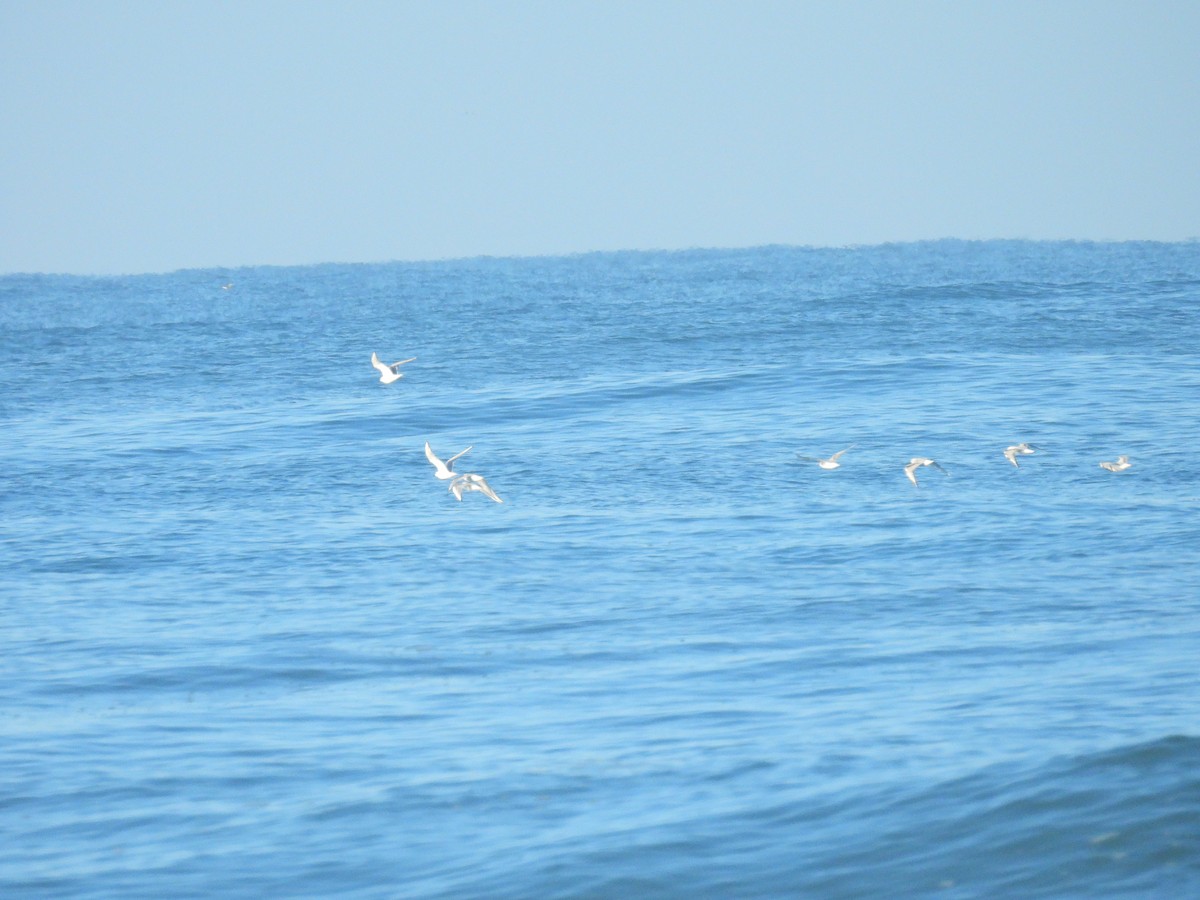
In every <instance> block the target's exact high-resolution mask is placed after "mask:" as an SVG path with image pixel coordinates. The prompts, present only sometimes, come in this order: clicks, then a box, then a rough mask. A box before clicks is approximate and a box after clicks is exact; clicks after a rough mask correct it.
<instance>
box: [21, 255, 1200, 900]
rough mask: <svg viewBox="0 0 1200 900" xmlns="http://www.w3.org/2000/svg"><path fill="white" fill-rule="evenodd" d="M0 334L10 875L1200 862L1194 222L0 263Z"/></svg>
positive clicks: (75, 889)
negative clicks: (16, 268) (1072, 230)
mask: <svg viewBox="0 0 1200 900" xmlns="http://www.w3.org/2000/svg"><path fill="white" fill-rule="evenodd" d="M0 348H2V350H0V431H2V434H3V439H2V440H0V562H2V563H3V564H2V566H0V711H2V713H3V715H2V717H0V896H3V897H5V898H25V897H38V898H41V897H70V898H140V897H153V898H162V897H171V898H184V897H221V898H230V897H313V898H317V897H333V896H337V897H347V898H393V897H420V898H426V897H428V898H458V897H487V898H535V897H536V898H553V897H563V898H660V897H662V898H666V897H681V898H695V897H806V898H808V897H813V898H824V897H829V898H843V897H844V898H861V897H889V898H891V897H943V898H977V897H978V898H995V897H1022V898H1036V897H1047V898H1075V897H1078V898H1099V897H1130V898H1134V897H1136V898H1145V897H1163V898H1181V897H1197V896H1200V691H1198V689H1197V687H1198V685H1197V679H1198V661H1200V422H1198V414H1200V243H1195V242H1192V243H1177V244H1160V243H1107V244H1105V243H1071V242H1033V241H988V242H963V241H937V242H927V243H914V244H899V245H886V246H874V247H852V248H842V249H815V248H797V247H761V248H754V249H743V250H691V251H680V252H628V253H595V254H584V255H578V256H569V257H556V258H529V259H492V258H481V259H471V260H458V261H443V262H427V263H388V264H372V265H319V266H306V267H253V268H241V269H221V270H215V269H214V270H189V271H180V272H175V273H171V274H162V275H137V276H128V277H75V276H56V275H7V276H3V277H0ZM372 352H377V353H378V354H379V356H380V357H381V358H384V359H385V361H386V362H391V361H394V360H400V359H404V358H407V357H411V356H415V357H416V360H415V361H413V362H410V363H407V364H406V365H404V366H403V367H401V372H402V373H403V375H404V377H403V378H402V379H401V380H399V381H397V382H395V383H393V384H388V385H384V384H381V383H380V380H379V373H378V372H376V371H375V370H374V369H373V368H372V366H371V364H370V356H371V353H372ZM426 441H428V442H429V443H430V445H431V447H432V449H433V450H434V452H435V453H437V454H438V455H439V456H441V457H442V458H443V459H444V458H446V457H448V456H451V455H453V454H455V453H458V452H459V451H460V450H462V449H463V448H466V447H468V446H469V447H470V448H471V449H470V450H469V452H467V453H466V454H465V455H464V456H462V457H461V458H460V459H459V460H458V461H457V462H456V463H455V468H456V471H457V472H458V473H459V474H465V473H475V474H479V475H482V476H484V477H485V479H486V481H487V483H488V484H489V485H490V486H491V488H492V489H493V490H494V491H495V493H496V495H497V496H498V497H499V498H500V499H501V500H502V501H503V502H501V503H498V502H495V501H494V500H492V499H490V498H488V497H487V496H486V495H485V494H483V493H480V492H467V493H464V494H463V496H462V499H461V500H458V499H456V498H455V495H454V494H453V493H451V492H450V490H448V488H449V486H450V483H449V482H448V481H446V480H439V479H437V478H435V477H434V468H433V466H431V465H430V463H429V462H428V461H427V460H426V458H425V453H424V445H425V442H426ZM1022 441H1026V442H1029V443H1031V444H1032V445H1034V447H1035V448H1036V452H1034V453H1032V454H1029V455H1023V456H1019V457H1016V460H1017V462H1018V465H1013V464H1012V463H1011V462H1010V461H1009V460H1007V459H1006V458H1005V456H1004V450H1005V448H1006V447H1008V446H1011V445H1014V444H1017V443H1019V442H1022ZM844 448H849V449H848V451H847V452H846V453H845V454H844V455H842V456H841V457H840V458H839V461H840V463H841V466H840V468H837V469H833V470H825V469H822V468H820V467H818V466H817V465H816V464H815V462H813V461H811V460H809V459H805V458H803V457H828V456H829V455H830V454H832V453H834V452H836V451H839V450H842V449H844ZM1119 455H1127V456H1128V457H1129V459H1130V461H1131V466H1130V467H1129V468H1128V469H1126V470H1125V471H1122V472H1116V473H1114V472H1109V471H1106V470H1104V469H1102V468H1101V467H1100V465H1099V464H1100V462H1102V461H1111V460H1116V459H1117V457H1118V456H1119ZM914 457H928V458H931V459H933V460H935V461H936V462H937V463H938V464H939V466H940V467H941V470H939V469H938V468H937V467H934V466H926V467H922V468H919V469H917V470H916V471H915V477H916V478H917V484H913V483H911V482H910V481H909V479H908V478H907V477H906V475H905V471H904V466H905V464H906V463H908V462H909V460H910V459H913V458H914Z"/></svg>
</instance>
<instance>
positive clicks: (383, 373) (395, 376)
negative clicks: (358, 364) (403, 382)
mask: <svg viewBox="0 0 1200 900" xmlns="http://www.w3.org/2000/svg"><path fill="white" fill-rule="evenodd" d="M414 359H416V357H415V356H410V357H409V358H408V359H402V360H400V362H394V363H392V364H391V365H390V366H389V365H387V364H386V363H382V362H380V361H379V357H378V356H377V355H376V354H375V353H373V352H372V353H371V365H373V366H374V367H375V368H376V369H378V370H379V381H380V382H381V383H382V384H391V383H392V382H393V381H399V380H400V379H401V378H403V377H404V376H403V375H401V374H400V367H401V366H402V365H404V364H405V363H410V362H412V361H413V360H414Z"/></svg>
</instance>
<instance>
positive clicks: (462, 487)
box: [449, 475, 504, 503]
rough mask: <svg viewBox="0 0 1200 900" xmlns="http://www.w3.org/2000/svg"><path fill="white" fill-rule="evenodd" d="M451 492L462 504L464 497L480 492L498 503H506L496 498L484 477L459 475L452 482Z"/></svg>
mask: <svg viewBox="0 0 1200 900" xmlns="http://www.w3.org/2000/svg"><path fill="white" fill-rule="evenodd" d="M449 490H450V493H452V494H453V495H454V498H455V499H456V500H458V501H460V502H461V501H462V495H463V494H465V493H468V492H469V491H479V492H480V493H481V494H483V495H484V496H485V497H490V498H491V499H493V500H495V501H496V502H497V503H503V502H504V501H503V500H501V499H500V498H499V497H497V496H496V492H495V491H493V490H492V489H491V487H489V486H488V483H487V482H486V481H484V479H483V476H482V475H459V476H457V477H456V478H455V479H454V480H453V481H451V482H450V489H449Z"/></svg>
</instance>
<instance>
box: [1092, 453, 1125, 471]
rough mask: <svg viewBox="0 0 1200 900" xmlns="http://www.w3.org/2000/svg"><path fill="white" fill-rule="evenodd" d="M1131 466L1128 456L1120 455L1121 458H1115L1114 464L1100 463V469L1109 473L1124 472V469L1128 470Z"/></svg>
mask: <svg viewBox="0 0 1200 900" xmlns="http://www.w3.org/2000/svg"><path fill="white" fill-rule="evenodd" d="M1132 465H1133V463H1131V462H1130V461H1129V457H1128V456H1124V455H1121V456H1118V457H1117V461H1116V462H1102V463H1100V468H1102V469H1108V471H1110V472H1124V471H1125V470H1126V469H1128V468H1129V467H1130V466H1132Z"/></svg>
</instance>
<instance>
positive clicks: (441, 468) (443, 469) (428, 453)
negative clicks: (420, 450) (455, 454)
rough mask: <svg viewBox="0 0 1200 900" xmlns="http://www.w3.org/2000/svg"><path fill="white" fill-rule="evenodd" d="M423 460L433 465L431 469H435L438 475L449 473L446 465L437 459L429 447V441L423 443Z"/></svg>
mask: <svg viewBox="0 0 1200 900" xmlns="http://www.w3.org/2000/svg"><path fill="white" fill-rule="evenodd" d="M425 458H426V459H427V460H429V461H430V462H431V463H433V467H434V468H435V469H437V470H438V472H439V473H440V472H449V471H450V470H449V469H448V468H447V467H446V464H445V463H444V462H442V461H441V460H440V459H438V457H437V454H436V453H434V452H433V448H432V447H430V446H429V441H426V442H425Z"/></svg>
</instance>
